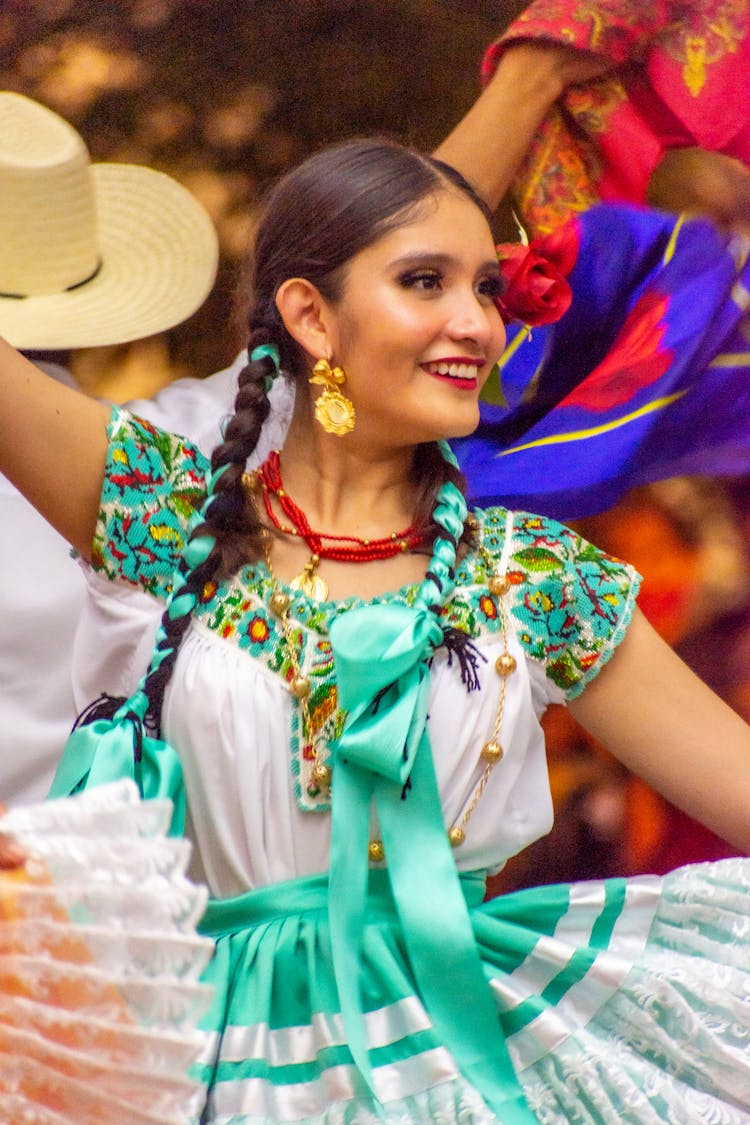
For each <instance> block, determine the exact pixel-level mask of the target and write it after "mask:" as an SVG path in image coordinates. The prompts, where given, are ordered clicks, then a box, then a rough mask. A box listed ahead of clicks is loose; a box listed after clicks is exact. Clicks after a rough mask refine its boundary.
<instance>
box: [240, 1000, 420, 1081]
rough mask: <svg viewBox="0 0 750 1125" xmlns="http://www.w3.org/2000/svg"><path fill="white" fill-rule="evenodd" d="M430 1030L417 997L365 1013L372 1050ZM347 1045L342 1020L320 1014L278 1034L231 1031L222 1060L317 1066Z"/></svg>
mask: <svg viewBox="0 0 750 1125" xmlns="http://www.w3.org/2000/svg"><path fill="white" fill-rule="evenodd" d="M429 1027H430V1021H429V1018H428V1016H427V1013H426V1012H425V1010H424V1008H423V1007H422V1004H421V1003H420V1001H419V1000H418V999H417V998H416V996H409V997H407V998H406V999H404V1000H397V1001H396V1002H395V1003H393V1004H388V1005H387V1006H386V1007H384V1008H378V1009H377V1010H376V1011H374V1012H367V1013H365V1029H366V1033H367V1041H368V1045H369V1046H370V1047H371V1048H374V1047H387V1046H388V1045H389V1044H391V1043H397V1042H398V1041H399V1040H400V1039H403V1038H404V1037H405V1036H407V1035H414V1034H416V1033H417V1032H420V1031H425V1030H427V1029H428V1028H429ZM344 1043H346V1036H345V1034H344V1025H343V1021H342V1019H341V1016H340V1015H338V1014H336V1015H325V1014H324V1013H322V1012H317V1013H315V1014H314V1015H313V1017H312V1022H311V1023H310V1024H299V1025H297V1026H296V1027H284V1028H278V1029H276V1030H274V1031H272V1030H271V1029H270V1028H269V1026H268V1024H267V1023H257V1024H254V1025H253V1026H252V1027H239V1026H237V1025H234V1026H230V1027H227V1028H226V1030H225V1031H224V1034H223V1037H222V1044H221V1058H222V1059H224V1060H226V1061H228V1062H242V1061H244V1060H245V1059H267V1060H268V1062H269V1063H270V1065H271V1066H290V1065H293V1064H295V1063H309V1062H314V1061H315V1059H316V1058H317V1057H318V1054H319V1052H320V1051H322V1050H325V1049H326V1048H328V1047H340V1046H342V1045H343V1044H344Z"/></svg>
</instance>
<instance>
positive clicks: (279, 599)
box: [270, 590, 291, 617]
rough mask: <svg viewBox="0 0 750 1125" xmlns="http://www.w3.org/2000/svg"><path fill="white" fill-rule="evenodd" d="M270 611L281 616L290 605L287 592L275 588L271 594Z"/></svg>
mask: <svg viewBox="0 0 750 1125" xmlns="http://www.w3.org/2000/svg"><path fill="white" fill-rule="evenodd" d="M270 605H271V613H273V614H274V615H275V616H276V617H283V616H284V614H285V613H286V612H287V611H288V609H289V606H290V605H291V598H290V597H289V595H288V594H284V593H282V591H281V590H277V591H276V593H275V594H271V602H270Z"/></svg>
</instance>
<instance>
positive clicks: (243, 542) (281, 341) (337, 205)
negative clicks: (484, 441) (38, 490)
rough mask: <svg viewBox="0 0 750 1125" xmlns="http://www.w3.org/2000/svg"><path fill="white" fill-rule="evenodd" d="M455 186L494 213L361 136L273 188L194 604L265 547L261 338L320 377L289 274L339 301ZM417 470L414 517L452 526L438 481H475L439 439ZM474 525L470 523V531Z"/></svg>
mask: <svg viewBox="0 0 750 1125" xmlns="http://www.w3.org/2000/svg"><path fill="white" fill-rule="evenodd" d="M446 188H448V189H454V190H458V191H460V192H462V193H463V194H465V195H466V196H468V198H469V199H470V200H471V201H472V202H474V203H475V204H476V206H477V207H478V208H479V209H480V210H481V211H482V213H483V214H484V215H485V217H486V218H487V221H488V223H489V222H490V220H491V215H490V212H489V211H488V209H487V207H486V205H485V203H484V202H483V201H482V200H481V198H480V197H479V196H478V195H477V194H476V192H475V191H474V189H473V188H472V187H471V185H470V184H469V183H468V182H467V181H466V180H465V179H464V178H463V176H461V175H460V173H458V172H457V171H456V170H455V169H454V168H452V167H450V165H447V164H444V163H442V162H441V161H438V160H435V159H433V158H432V157H429V156H425V155H423V154H421V153H418V152H416V151H414V150H412V149H409V148H406V147H404V146H402V145H399V144H397V143H395V142H393V141H389V140H380V139H365V140H353V141H347V142H344V143H343V144H340V145H336V146H333V147H331V148H327V149H325V150H323V151H321V152H319V153H316V154H315V155H313V156H312V157H310V158H308V159H307V160H306V161H304V162H303V163H302V164H301V165H299V167H297V168H296V169H294V170H293V171H291V172H289V173H288V174H287V175H286V176H284V177H283V178H282V179H281V180H280V181H279V182H278V183H277V184H276V186H275V187H274V188H273V189H272V191H271V193H270V195H269V196H268V198H267V200H266V204H265V208H264V211H263V216H262V218H261V221H260V224H259V226H258V229H257V233H256V237H255V242H254V248H253V252H252V255H251V257H250V260H249V262H248V269H247V285H248V291H249V293H250V294H251V303H250V307H249V311H248V313H247V327H248V329H249V342H248V356H249V361H248V363H247V365H246V366H245V367H244V368H243V369H242V371H241V372H240V375H239V379H238V387H239V389H238V392H237V397H236V399H235V404H234V414H233V415H232V416H231V418H230V419H229V421H228V423H227V425H226V427H225V429H224V440H223V441H222V442H221V443H220V444H219V445H218V446H217V447H216V448H215V449H214V451H213V454H212V457H211V468H212V471H213V478H212V479H213V487H212V490H211V491H212V495H211V496H210V498H209V501H208V504H207V506H206V508H205V511H204V522H203V523H202V524H201V526H200V527H198V529H197V530H196V531H195V532H194V540H193V542H195V538H197V539H199V540H201V541H202V542H203V549H202V550H200V551H198V552H193V558H194V559H195V558H197V557H199V558H200V561H198V562H194V561H191V560H190V559H188V561H187V562H183V563H182V564H181V565H182V578H183V579H184V586H183V587H182V589H183V591H185V592H187V593H188V594H189V595H190V596H191V597H188V599H187V601H184V600H183V602H182V604H183V605H189V603H190V601H191V600H193V603H194V599H195V598H197V597H198V596H199V595H200V592H201V590H202V589H203V586H204V585H205V583H206V582H208V581H209V580H211V579H214V578H216V577H218V576H224V575H227V574H231V573H234V572H235V571H236V570H237V568H238V567H239V565H240V564H241V563H242V562H245V561H247V560H248V559H252V558H258V557H260V556H261V554H262V534H261V526H262V525H261V523H260V520H259V518H258V515H257V512H256V511H255V508H254V506H253V504H252V501H251V500H250V498H249V496H248V492H247V489H246V488H245V487H244V486H243V482H242V476H243V473H244V471H245V465H246V462H247V458H248V457H249V456H250V454H252V452H253V450H254V449H255V447H256V445H257V444H258V439H259V437H260V432H261V428H262V426H263V423H264V422H265V420H266V418H267V417H268V413H269V409H270V408H269V401H268V386H269V385H270V381H271V380H272V378H273V377H274V376H275V375H276V374H277V371H276V369H275V364H274V362H273V359H272V358H270V357H269V356H268V354H264V355H263V356H262V358H253V354H254V352H255V350H256V349H257V348H259V346H260V345H269V344H270V345H275V347H276V348H277V349H278V354H279V359H280V367H281V370H282V371H283V374H284V377H286V378H288V379H290V380H291V381H292V382H294V383H298V382H299V383H304V382H306V381H307V379H308V377H309V371H308V369H307V363H306V358H305V355H304V353H303V351H302V349H301V348H300V347H299V345H298V344H297V342H296V341H295V340H294V339H293V338H292V337H291V335H290V334H289V333H288V332H287V331H286V329H285V327H284V324H283V322H282V319H281V316H280V314H279V311H278V309H277V307H276V294H277V292H278V290H279V288H280V287H281V285H282V284H283V283H284V282H285V281H286V280H288V279H289V278H292V277H302V278H305V279H307V280H308V281H310V282H312V283H313V284H314V285H315V286H316V287H317V289H318V290H319V292H320V293H321V294H322V296H323V297H324V298H325V299H326V300H327V301H328V302H329V303H330V304H332V305H335V304H336V303H337V302H338V301H339V300H341V297H342V295H343V290H344V284H345V280H346V270H347V266H348V263H349V262H350V260H351V259H352V258H353V257H354V256H355V255H356V254H358V253H359V252H360V251H362V250H364V249H366V248H367V247H368V246H370V245H372V244H373V243H374V242H376V241H377V240H378V239H379V238H381V237H382V236H383V235H385V234H387V233H389V232H390V231H392V230H395V229H397V228H399V227H402V226H405V225H407V224H408V223H410V222H412V221H414V220H415V219H416V218H417V217H418V216H419V214H420V211H421V209H422V208H423V207H424V204H425V201H426V200H429V199H432V198H434V196H435V195H436V194H437V193H438V192H440V191H444V190H446ZM261 350H264V349H261ZM412 472H413V479H414V486H415V496H416V503H415V512H414V522H415V524H417V526H421V527H425V528H426V529H428V535H429V536H430V537H434V536H435V535H437V534H439V533H440V529H439V528H438V527H437V525H436V524H434V522H433V518H432V515H433V510H434V507H435V504H436V501H437V495H438V492H439V490H440V488H441V486H442V485H443V484H444V483H445V482H446V481H451V482H452V483H454V484H456V485H457V487H459V488H460V489H461V490H462V491H463V487H464V481H463V477H462V475H461V473H460V472H459V470H458V469H457V468H455V467H454V466H452V465H450V464H448V463H447V462H446V461H445V460H444V459H443V456H442V454H441V453H440V450H439V448H438V445H437V443H427V444H423V445H419V446H417V448H416V451H415V457H414V463H413V469H412ZM471 534H472V532H471V531H470V530H469V531H466V532H465V538H467V539H470V537H471ZM191 545H192V544H191ZM188 552H190V548H188ZM190 615H191V611H190V610H187V611H184V612H181V613H175V612H174V611H170V610H169V609H168V610H167V611H165V614H164V617H163V618H162V630H161V633H160V640H159V642H158V645H157V661H158V666H154V665H155V664H156V662H154V664H152V669H151V670H150V672H149V675H148V676H147V677H146V680H145V684H144V690H145V692H146V695H147V696H148V700H149V706H148V714H147V721H148V722H149V725H151V726H152V727H153V728H154V729H158V726H159V716H160V713H161V706H162V700H163V696H164V690H165V688H166V684H167V683H168V681H169V677H170V675H171V672H172V667H173V665H174V661H175V659H176V655H177V650H178V648H179V645H180V642H181V640H182V637H183V635H184V633H185V630H186V628H187V625H188V623H189V620H190Z"/></svg>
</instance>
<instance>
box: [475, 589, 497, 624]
mask: <svg viewBox="0 0 750 1125" xmlns="http://www.w3.org/2000/svg"><path fill="white" fill-rule="evenodd" d="M479 608H480V609H481V611H482V613H483V614H484V616H485V617H486V618H488V619H489V620H490V621H494V620H495V618H496V617H497V606H496V605H495V603H494V601H493V600H492V598H488V597H487V595H486V594H481V595H480V597H479Z"/></svg>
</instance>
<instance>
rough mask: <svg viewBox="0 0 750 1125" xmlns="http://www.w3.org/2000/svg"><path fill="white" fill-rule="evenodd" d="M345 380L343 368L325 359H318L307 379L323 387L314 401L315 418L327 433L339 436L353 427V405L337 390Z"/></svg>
mask: <svg viewBox="0 0 750 1125" xmlns="http://www.w3.org/2000/svg"><path fill="white" fill-rule="evenodd" d="M345 380H346V375H345V374H344V371H343V368H341V367H331V365H330V363H329V362H328V360H327V359H319V360H318V362H317V363H316V364H315V366H314V367H313V369H312V375H311V376H310V380H309V381H310V382H311V383H322V385H323V386H324V387H325V390H324V391H323V393H322V394H320V395H318V398H317V400H316V403H315V418H316V419H317V421H318V422H319V423H320V425H321V426H322V427H323V429H324V430H325V432H326V433H327V434H338V435H339V437H340V436H341V435H342V434H348V433H349V431H350V430H353V429H354V419H355V413H354V406H353V404H352V403H351V402H350V401H349V399H348V398H346V396H345V395H342V393H341V391H340V390H339V387H340V386H341V384H342V383H344V382H345Z"/></svg>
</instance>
